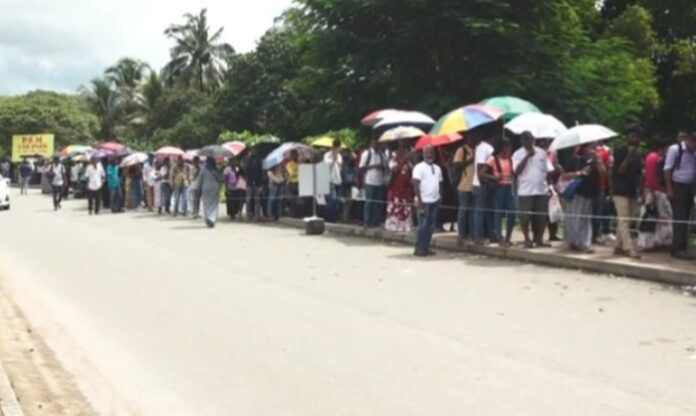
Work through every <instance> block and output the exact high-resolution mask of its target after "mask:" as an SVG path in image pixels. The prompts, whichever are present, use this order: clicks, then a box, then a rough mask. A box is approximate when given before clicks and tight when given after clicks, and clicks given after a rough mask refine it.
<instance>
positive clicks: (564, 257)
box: [280, 218, 696, 286]
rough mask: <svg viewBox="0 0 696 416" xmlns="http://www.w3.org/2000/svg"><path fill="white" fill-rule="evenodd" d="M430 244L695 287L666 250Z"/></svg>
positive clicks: (292, 222)
mask: <svg viewBox="0 0 696 416" xmlns="http://www.w3.org/2000/svg"><path fill="white" fill-rule="evenodd" d="M280 223H281V224H282V225H286V226H291V227H296V228H304V222H303V221H302V220H297V219H291V218H281V220H280ZM326 231H327V232H328V233H332V234H338V235H346V236H355V237H363V238H370V239H377V240H384V241H391V242H398V243H402V244H405V245H412V244H414V235H413V234H412V233H410V234H401V233H392V232H388V231H385V230H383V229H365V228H363V227H361V226H357V225H350V224H329V223H327V224H326ZM433 247H434V248H436V249H439V250H444V251H448V252H459V253H471V254H480V255H485V256H491V257H498V258H504V259H508V260H514V261H523V262H528V263H534V264H539V265H545V266H552V267H561V268H568V269H576V270H584V271H588V272H593V273H602V274H609V275H615V276H626V277H631V278H635V279H640V280H648V281H652V282H658V283H664V284H668V285H674V286H696V262H688V261H678V260H674V259H672V258H671V257H670V256H669V255H668V254H666V253H645V254H643V258H642V259H640V260H633V259H629V258H625V257H617V256H614V254H613V247H602V246H599V247H594V248H595V249H596V252H595V253H594V254H579V253H574V252H570V251H567V250H564V249H563V244H562V243H556V244H555V246H554V247H552V248H542V249H523V248H521V247H520V246H519V245H516V246H514V247H511V248H501V247H498V246H497V245H491V246H477V245H475V244H471V243H465V244H464V245H463V246H459V245H458V244H457V236H456V233H440V234H436V235H435V237H434V238H433Z"/></svg>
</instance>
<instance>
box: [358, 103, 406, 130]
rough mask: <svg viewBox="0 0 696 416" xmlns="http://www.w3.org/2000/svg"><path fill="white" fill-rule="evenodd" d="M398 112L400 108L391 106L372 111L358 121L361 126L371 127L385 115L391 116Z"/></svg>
mask: <svg viewBox="0 0 696 416" xmlns="http://www.w3.org/2000/svg"><path fill="white" fill-rule="evenodd" d="M400 112H401V110H395V109H393V108H389V109H386V110H377V111H373V112H371V113H370V114H368V115H366V116H365V117H363V119H362V120H361V121H360V123H361V124H362V125H363V126H368V127H372V126H374V125H375V124H377V123H379V122H380V121H382V120H383V119H384V118H385V117H389V116H393V115H394V114H398V113H400Z"/></svg>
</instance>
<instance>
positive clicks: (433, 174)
mask: <svg viewBox="0 0 696 416" xmlns="http://www.w3.org/2000/svg"><path fill="white" fill-rule="evenodd" d="M434 162H435V150H434V149H433V147H432V146H427V147H426V148H425V149H423V161H422V162H420V163H419V164H417V165H416V167H414V168H413V174H412V177H413V189H414V193H415V195H416V204H417V207H418V229H417V230H416V249H415V251H414V253H413V255H414V256H417V257H426V256H432V255H434V254H435V253H434V252H433V251H431V250H430V243H431V241H432V239H433V230H435V226H436V224H437V214H438V211H439V209H440V198H441V195H442V170H441V169H440V167H439V166H438V165H436V164H435V163H434Z"/></svg>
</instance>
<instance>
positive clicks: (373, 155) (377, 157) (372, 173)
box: [359, 149, 387, 186]
mask: <svg viewBox="0 0 696 416" xmlns="http://www.w3.org/2000/svg"><path fill="white" fill-rule="evenodd" d="M368 156H369V159H370V164H369V165H368V164H367V159H368ZM386 165H387V164H386V163H385V162H384V155H382V154H381V153H377V152H375V151H374V150H372V149H370V150H368V151H366V152H363V153H362V155H360V166H359V167H361V168H367V167H370V166H384V167H386ZM365 184H366V185H370V186H384V171H382V170H380V169H370V170H368V171H367V172H365Z"/></svg>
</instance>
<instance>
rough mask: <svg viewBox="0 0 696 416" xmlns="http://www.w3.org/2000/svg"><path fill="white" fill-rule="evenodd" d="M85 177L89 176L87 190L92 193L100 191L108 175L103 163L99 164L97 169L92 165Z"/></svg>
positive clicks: (88, 167)
mask: <svg viewBox="0 0 696 416" xmlns="http://www.w3.org/2000/svg"><path fill="white" fill-rule="evenodd" d="M85 176H87V188H88V189H89V190H90V191H98V190H99V189H101V187H102V185H104V178H105V177H106V175H105V174H104V168H103V167H102V165H101V163H97V166H96V167H95V166H93V165H91V164H90V165H89V166H87V171H86V172H85Z"/></svg>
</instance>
